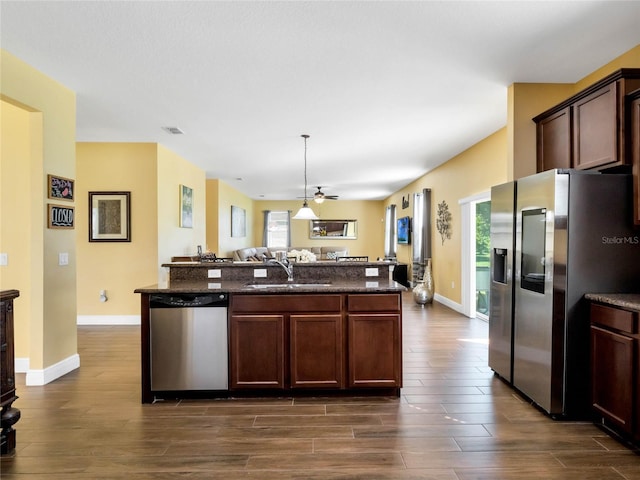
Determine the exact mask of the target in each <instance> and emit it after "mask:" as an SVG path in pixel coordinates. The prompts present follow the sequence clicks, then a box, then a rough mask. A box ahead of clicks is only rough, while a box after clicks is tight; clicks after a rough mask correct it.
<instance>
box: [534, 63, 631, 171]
mask: <svg viewBox="0 0 640 480" xmlns="http://www.w3.org/2000/svg"><path fill="white" fill-rule="evenodd" d="M639 87H640V69H621V70H618V71H617V72H614V73H613V74H611V75H609V76H608V77H606V78H604V79H602V80H601V81H599V82H597V83H595V84H594V85H592V86H590V87H588V88H586V89H584V90H583V91H581V92H579V93H577V94H576V95H574V96H572V97H571V98H569V99H567V100H565V101H564V102H562V103H560V104H558V105H556V106H555V107H553V108H551V109H549V110H547V111H545V112H544V113H541V114H540V115H538V116H537V117H535V118H534V119H533V120H534V121H535V122H536V130H537V170H538V172H541V171H545V170H550V169H553V168H576V169H581V170H585V169H607V168H612V167H620V166H623V165H631V161H632V160H631V154H630V140H629V129H630V115H629V109H628V105H627V101H626V96H627V95H628V94H629V93H631V92H632V91H634V90H636V89H637V88H639Z"/></svg>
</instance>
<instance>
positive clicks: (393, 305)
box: [229, 293, 402, 392]
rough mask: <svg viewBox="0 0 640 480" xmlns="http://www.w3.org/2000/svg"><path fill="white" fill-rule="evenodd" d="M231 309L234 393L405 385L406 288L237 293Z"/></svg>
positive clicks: (231, 356) (231, 364)
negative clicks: (403, 297)
mask: <svg viewBox="0 0 640 480" xmlns="http://www.w3.org/2000/svg"><path fill="white" fill-rule="evenodd" d="M230 308H231V311H230V317H229V323H230V333H229V335H230V343H229V347H230V348H229V364H230V369H231V375H230V380H231V385H230V388H231V389H232V390H244V389H249V388H261V389H285V390H290V391H292V390H305V389H307V390H312V389H315V390H327V391H329V390H345V389H370V388H374V389H375V388H377V389H381V388H386V389H394V390H396V391H397V392H399V388H400V387H401V386H402V347H401V345H402V342H401V338H402V335H401V310H402V302H401V298H400V294H399V293H391V294H299V295H286V294H283V295H236V296H233V298H232V301H231V305H230ZM345 320H346V321H345ZM276 379H277V380H276ZM281 379H282V380H281ZM347 379H348V380H347Z"/></svg>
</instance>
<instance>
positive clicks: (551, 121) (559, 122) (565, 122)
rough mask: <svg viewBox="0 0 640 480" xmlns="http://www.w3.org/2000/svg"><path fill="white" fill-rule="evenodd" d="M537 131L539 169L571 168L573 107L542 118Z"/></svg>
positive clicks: (539, 170)
mask: <svg viewBox="0 0 640 480" xmlns="http://www.w3.org/2000/svg"><path fill="white" fill-rule="evenodd" d="M536 132H537V163H538V165H537V171H538V172H544V171H545V170H552V169H554V168H571V107H567V108H564V109H562V110H560V111H559V112H556V113H554V114H553V115H550V116H549V117H547V118H545V119H543V120H540V121H539V122H538V125H537V127H536Z"/></svg>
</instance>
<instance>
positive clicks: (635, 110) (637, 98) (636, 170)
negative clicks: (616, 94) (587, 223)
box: [629, 89, 640, 226]
mask: <svg viewBox="0 0 640 480" xmlns="http://www.w3.org/2000/svg"><path fill="white" fill-rule="evenodd" d="M629 112H630V115H631V159H632V162H633V167H632V168H633V223H634V224H636V225H638V226H640V89H638V90H636V91H634V92H633V94H631V95H630V96H629Z"/></svg>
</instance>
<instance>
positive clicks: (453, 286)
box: [451, 281, 456, 289]
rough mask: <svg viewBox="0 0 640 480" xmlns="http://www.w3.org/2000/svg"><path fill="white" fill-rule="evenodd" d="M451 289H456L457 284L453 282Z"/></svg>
mask: <svg viewBox="0 0 640 480" xmlns="http://www.w3.org/2000/svg"><path fill="white" fill-rule="evenodd" d="M451 288H452V289H454V288H456V282H454V281H451Z"/></svg>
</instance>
